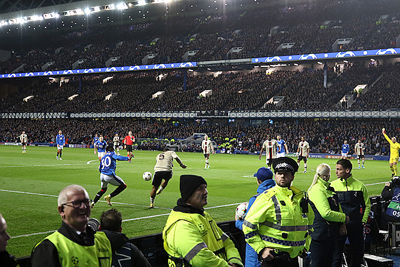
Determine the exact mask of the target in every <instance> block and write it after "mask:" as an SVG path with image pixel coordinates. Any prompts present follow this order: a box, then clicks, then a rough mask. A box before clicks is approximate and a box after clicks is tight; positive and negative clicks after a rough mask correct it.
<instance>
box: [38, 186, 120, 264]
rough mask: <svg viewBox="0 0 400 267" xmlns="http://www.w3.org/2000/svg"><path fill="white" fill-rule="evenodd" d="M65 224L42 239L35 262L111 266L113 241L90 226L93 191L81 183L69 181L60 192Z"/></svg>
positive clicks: (60, 203) (62, 215) (59, 209)
mask: <svg viewBox="0 0 400 267" xmlns="http://www.w3.org/2000/svg"><path fill="white" fill-rule="evenodd" d="M57 209H58V213H59V214H60V216H61V218H62V225H61V227H60V228H59V229H58V230H57V231H56V232H54V233H53V234H51V235H49V236H47V237H46V238H45V239H44V240H42V241H41V242H40V243H38V244H37V245H36V246H35V247H34V249H33V251H32V256H31V261H32V266H33V267H36V266H46V267H53V266H101V267H104V266H108V267H110V266H111V255H112V251H111V244H110V241H109V240H108V238H107V237H106V235H105V234H104V233H103V232H95V230H94V229H92V228H91V227H89V226H88V221H89V216H90V200H89V194H88V193H87V191H86V190H85V188H83V187H82V186H79V185H69V186H67V187H65V188H64V189H63V190H61V192H60V194H59V195H58V207H57Z"/></svg>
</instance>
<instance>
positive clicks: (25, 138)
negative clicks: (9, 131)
mask: <svg viewBox="0 0 400 267" xmlns="http://www.w3.org/2000/svg"><path fill="white" fill-rule="evenodd" d="M19 140H20V141H21V145H22V153H26V144H27V143H28V136H27V135H26V134H25V131H23V132H22V134H21V135H20V136H19Z"/></svg>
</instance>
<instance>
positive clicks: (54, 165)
mask: <svg viewBox="0 0 400 267" xmlns="http://www.w3.org/2000/svg"><path fill="white" fill-rule="evenodd" d="M71 165H82V164H72V163H69V164H68V163H67V164H53V165H15V166H0V168H26V167H59V166H71Z"/></svg>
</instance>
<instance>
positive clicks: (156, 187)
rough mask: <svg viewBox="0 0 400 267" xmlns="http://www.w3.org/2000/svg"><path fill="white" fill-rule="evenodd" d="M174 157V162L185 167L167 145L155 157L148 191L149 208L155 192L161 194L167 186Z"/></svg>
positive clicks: (151, 206) (151, 205)
mask: <svg viewBox="0 0 400 267" xmlns="http://www.w3.org/2000/svg"><path fill="white" fill-rule="evenodd" d="M174 159H175V160H176V162H178V163H179V165H180V166H181V168H183V169H185V168H186V165H185V164H183V163H182V161H181V159H180V158H179V157H178V155H177V154H176V153H175V152H174V151H168V148H167V147H166V148H165V149H164V152H162V153H160V154H158V155H157V157H156V165H155V166H154V177H153V183H152V185H153V188H152V189H151V192H150V208H154V200H155V198H156V194H157V195H159V194H161V192H162V191H163V190H164V189H165V187H167V185H168V181H169V180H170V179H171V178H172V167H173V166H174V164H173V161H174ZM162 180H164V181H162ZM161 182H162V184H161ZM160 185H161V186H160ZM156 192H157V193H156Z"/></svg>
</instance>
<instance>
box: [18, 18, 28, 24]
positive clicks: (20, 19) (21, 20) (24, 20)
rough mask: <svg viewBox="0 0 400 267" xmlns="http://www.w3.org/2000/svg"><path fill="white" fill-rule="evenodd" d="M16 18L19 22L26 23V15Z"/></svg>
mask: <svg viewBox="0 0 400 267" xmlns="http://www.w3.org/2000/svg"><path fill="white" fill-rule="evenodd" d="M16 20H17V23H19V24H24V23H26V22H27V20H26V17H19V18H17V19H16Z"/></svg>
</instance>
